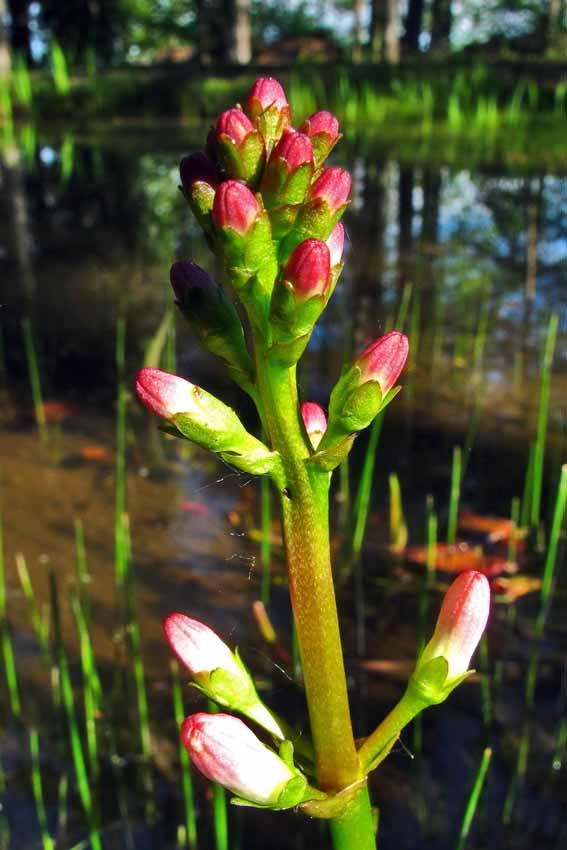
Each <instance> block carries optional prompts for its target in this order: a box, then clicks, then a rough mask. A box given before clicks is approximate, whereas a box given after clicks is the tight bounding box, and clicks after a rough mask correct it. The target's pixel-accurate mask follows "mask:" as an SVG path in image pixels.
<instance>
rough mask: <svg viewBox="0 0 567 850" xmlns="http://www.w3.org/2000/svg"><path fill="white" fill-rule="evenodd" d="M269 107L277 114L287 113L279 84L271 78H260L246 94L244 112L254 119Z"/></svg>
mask: <svg viewBox="0 0 567 850" xmlns="http://www.w3.org/2000/svg"><path fill="white" fill-rule="evenodd" d="M271 106H273V107H275V108H276V109H277V110H278V111H279V112H283V111H284V110H287V111H288V112H289V103H288V102H287V97H286V96H285V92H284V90H283V88H282V86H281V85H280V83H278V81H277V80H275V79H274V78H273V77H260V78H259V79H258V80H256V82H255V83H254V85H253V86H252V88H251V89H250V91H249V93H248V97H247V98H246V112H247V113H248V115H249V116H250V117H251V118H255V117H256V116H257V115H261V114H262V113H263V112H265V111H266V110H267V109H269V108H270V107H271Z"/></svg>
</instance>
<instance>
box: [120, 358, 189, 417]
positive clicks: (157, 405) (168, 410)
mask: <svg viewBox="0 0 567 850" xmlns="http://www.w3.org/2000/svg"><path fill="white" fill-rule="evenodd" d="M136 392H137V394H138V398H139V399H140V401H142V402H143V403H144V404H145V405H146V407H147V408H148V409H149V410H151V412H152V413H155V414H156V415H157V416H161V417H162V418H163V419H172V418H173V417H174V416H175V415H176V414H177V413H201V409H200V407H199V404H198V395H199V388H198V387H196V386H195V384H191V383H190V382H189V381H186V380H185V379H184V378H179V377H178V376H177V375H172V374H171V373H170V372H163V371H162V370H161V369H151V368H145V369H140V371H139V372H138V374H137V376H136Z"/></svg>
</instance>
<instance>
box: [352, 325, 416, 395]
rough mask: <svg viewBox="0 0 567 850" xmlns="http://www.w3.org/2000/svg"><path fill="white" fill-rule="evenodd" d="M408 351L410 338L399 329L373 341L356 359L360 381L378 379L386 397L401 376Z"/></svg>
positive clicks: (362, 382)
mask: <svg viewBox="0 0 567 850" xmlns="http://www.w3.org/2000/svg"><path fill="white" fill-rule="evenodd" d="M408 352H409V343H408V338H407V336H406V335H405V334H403V333H400V332H399V331H390V333H387V334H385V335H384V336H381V337H380V338H379V339H377V340H375V341H374V342H371V343H370V345H368V346H367V347H366V348H365V349H364V351H363V352H362V353H361V354H359V355H358V357H357V358H356V361H355V366H358V368H359V369H360V373H361V374H360V383H361V384H364V383H366V381H377V382H378V384H380V391H381V393H382V397H384V396H385V395H386V394H387V393H388V392H389V391H390V390H391V389H392V387H393V386H395V384H396V381H397V380H398V378H399V377H400V374H401V371H402V369H403V368H404V366H405V364H406V360H407V358H408Z"/></svg>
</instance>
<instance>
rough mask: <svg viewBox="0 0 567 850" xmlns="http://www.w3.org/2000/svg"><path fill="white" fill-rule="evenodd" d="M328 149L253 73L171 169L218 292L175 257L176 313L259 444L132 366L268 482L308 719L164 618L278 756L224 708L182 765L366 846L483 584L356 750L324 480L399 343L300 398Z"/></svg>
mask: <svg viewBox="0 0 567 850" xmlns="http://www.w3.org/2000/svg"><path fill="white" fill-rule="evenodd" d="M339 138H340V132H339V125H338V121H337V120H336V118H335V117H334V116H332V115H331V114H330V113H329V112H325V111H321V112H317V113H315V114H314V115H312V116H310V117H309V118H307V119H306V120H305V121H304V122H303V124H302V125H301V127H300V129H299V130H295V129H294V128H293V127H292V126H291V111H290V107H289V104H288V102H287V98H286V96H285V92H284V91H283V89H282V87H281V86H280V84H279V83H278V82H277V81H276V80H273V79H271V78H265V79H259V80H257V81H256V83H255V84H254V85H253V87H252V89H251V91H250V93H249V95H248V98H247V100H246V102H245V107H244V109H242V108H241V107H240V106H237V107H235V108H233V109H229V110H228V111H226V112H224V113H222V115H221V116H220V117H219V119H218V121H217V123H216V126H215V128H214V129H213V130H212V131H211V133H210V135H209V138H208V141H207V150H206V151H201V152H198V153H194V154H192V155H191V156H189V157H186V158H185V159H184V160H183V161H182V163H181V184H182V191H183V193H184V195H185V197H186V198H187V201H188V203H189V205H190V207H191V209H192V210H193V212H194V214H195V216H196V218H197V221H198V222H199V224H200V225H201V227H202V228H203V231H204V234H205V238H206V239H207V242H208V244H209V246H210V247H211V249H212V251H213V253H214V254H215V256H216V257H217V259H218V261H219V266H220V267H221V268H222V270H223V280H222V284H221V285H219V284H218V283H216V282H215V281H213V280H212V278H211V277H210V276H209V275H208V274H207V272H206V271H204V270H203V269H201V268H199V266H196V265H195V264H194V263H193V262H190V261H184V262H178V263H175V264H174V266H173V268H172V270H171V282H172V286H173V289H174V292H175V297H176V300H177V304H178V305H179V308H180V310H181V312H182V313H183V314H184V315H185V316H186V318H187V319H188V321H189V323H190V325H191V326H192V328H193V329H194V331H195V333H196V335H197V338H198V340H199V342H200V343H201V344H202V345H203V346H204V348H205V349H207V350H208V351H209V352H210V353H212V354H214V355H215V356H217V357H219V358H220V359H221V360H222V361H223V362H224V364H225V365H226V367H227V369H228V372H229V374H230V376H231V377H232V378H233V380H234V381H236V383H238V384H239V385H240V387H241V388H242V389H243V390H244V391H245V392H247V393H248V394H249V395H250V397H251V398H252V400H253V401H254V403H255V405H256V407H257V410H258V414H259V418H260V422H261V425H262V430H263V432H264V434H265V441H262V440H259V439H257V438H256V437H255V436H253V435H252V434H250V433H249V432H248V431H247V430H246V428H245V427H244V425H243V424H242V422H241V421H240V419H239V418H238V416H237V414H236V413H235V412H234V411H233V410H232V409H231V408H229V407H227V405H225V404H224V403H223V402H221V401H220V400H218V399H216V398H215V397H214V396H212V395H210V394H209V393H208V392H206V391H205V390H203V389H201V388H200V387H197V386H195V385H193V384H191V383H189V382H188V381H186V380H184V379H183V378H180V377H177V376H175V375H170V374H168V373H165V372H161V371H160V370H157V369H142V371H141V372H140V373H139V375H138V378H137V385H136V386H137V392H138V395H139V397H140V399H141V400H142V401H143V402H144V404H146V406H147V407H148V408H149V409H150V410H151V411H152V412H153V413H155V414H156V415H158V416H160V417H161V418H162V419H163V420H164V422H165V425H164V427H165V429H166V430H167V431H169V432H170V433H172V434H175V435H177V436H179V437H183V438H186V439H189V440H193V441H194V442H196V443H198V444H199V445H200V446H203V447H205V448H208V449H209V450H211V451H212V452H216V453H217V454H219V455H220V457H221V458H222V459H223V460H224V461H225V462H227V463H229V464H231V465H233V466H235V467H236V468H238V469H241V470H244V471H246V472H249V473H253V474H257V475H268V476H270V477H271V479H272V481H273V483H274V485H275V487H276V489H277V492H278V494H279V499H280V506H281V515H282V525H283V535H284V543H285V553H286V563H287V570H288V578H289V589H290V596H291V603H292V609H293V615H294V620H295V626H296V630H297V636H298V641H299V647H300V654H301V662H302V668H303V678H304V684H305V693H306V698H307V704H308V709H309V720H310V732H311V742H310V743H308V744H305V743H304V742H303V741H301V742H298V741H297V740H296V738H295V736H294V732H293V730H292V729H290V727H288V726H287V725H286V723H285V721H283V720H281V719H280V718H279V717H277V716H276V715H275V714H274V712H272V711H271V710H270V709H268V708H267V706H265V705H264V704H263V702H262V701H261V699H260V697H259V696H258V693H257V691H256V688H255V685H254V682H253V679H252V676H251V674H250V673H249V671H248V670H247V669H246V667H245V666H244V664H243V662H242V661H241V659H240V657H239V656H238V654H237V653H233V652H232V651H231V650H230V649H229V648H228V647H227V646H226V644H224V643H223V642H222V641H221V639H220V638H219V637H217V636H216V635H215V634H214V633H213V632H212V631H211V630H210V629H209V628H208V627H207V626H205V625H204V624H202V623H199V622H197V621H195V620H192V619H191V618H189V617H187V616H186V615H184V614H172V615H171V616H170V617H168V618H167V620H166V623H165V632H166V636H167V638H168V640H169V642H170V644H171V646H172V648H173V650H174V651H175V653H176V654H177V656H178V657H179V659H180V660H181V661H182V663H183V664H185V666H186V667H187V668H188V670H189V671H190V673H191V675H192V677H193V680H194V682H195V684H196V685H197V686H198V687H199V688H200V689H201V690H202V691H204V692H205V693H206V694H207V696H208V697H209V698H210V699H212V700H214V701H215V702H217V703H218V704H219V705H220V706H222V707H223V709H225V710H228V711H229V712H238V713H240V714H241V715H243V716H244V717H246V718H247V719H248V720H250V721H251V722H253V723H255V724H256V725H258V726H260V727H261V729H262V730H264V732H266V733H268V735H269V736H270V742H271V744H272V746H271V747H268V746H266V745H265V744H264V743H262V742H261V741H260V740H259V739H258V738H257V737H256V735H255V734H254V733H253V732H252V731H251V730H250V729H249V728H248V727H247V726H246V725H245V724H244V723H243V722H242V721H241V720H239V719H237V718H235V717H234V716H232V715H231V714H216V715H207V714H202V713H201V714H196V715H193V716H190V717H188V718H187V719H186V721H185V723H184V725H183V730H182V741H183V744H184V745H185V747H186V748H187V750H188V752H189V753H190V755H191V757H192V759H193V762H194V764H195V765H196V766H197V767H198V768H199V769H200V770H201V771H202V772H203V773H204V774H205V775H206V776H208V777H209V778H211V779H213V780H215V781H217V782H220V783H221V784H223V785H225V787H227V788H228V789H230V790H231V791H233V792H234V794H235V795H236V802H238V803H239V804H246V805H253V806H261V807H267V808H272V809H282V808H290V807H299V808H300V809H301V810H303V811H304V812H305V813H306V814H308V815H310V816H313V817H319V818H326V819H328V821H329V824H330V832H331V839H332V843H333V846H334V848H335V850H346V848H351V850H352V848H354V847H356V848H357V850H372V848H375V846H376V844H375V841H376V839H375V828H374V818H373V815H372V810H371V805H370V799H369V794H368V789H367V781H366V779H367V776H368V773H369V772H370V771H371V770H373V769H374V768H375V767H377V766H378V764H379V763H380V762H381V761H382V760H383V759H384V758H385V757H386V755H387V754H388V752H389V751H390V749H391V747H392V746H393V744H394V742H395V741H396V740H397V738H398V736H399V734H400V731H401V729H402V728H403V727H404V726H405V725H406V724H407V723H408V722H409V721H410V720H411V719H412V718H413V717H415V716H416V714H418V713H419V712H420V711H422V710H423V709H424V708H426V707H427V706H429V705H433V704H436V703H439V702H441V701H442V700H444V699H445V698H446V697H447V696H448V694H449V693H450V692H451V690H452V689H453V688H454V687H456V685H458V684H459V682H461V681H462V680H463V678H465V677H466V676H467V675H468V674H469V672H470V671H468V665H469V661H470V658H471V655H472V653H473V652H474V649H475V647H476V644H477V643H478V640H479V639H480V636H481V634H482V631H483V629H484V626H485V624H486V618H487V614H488V605H489V592H488V586H487V582H486V579H485V578H484V577H483V576H482V575H480V574H479V573H470V574H468V575H463V576H461V577H459V578H458V579H457V580H456V581H455V583H454V584H453V586H452V587H451V589H450V590H449V592H448V594H447V596H446V599H445V602H444V603H443V607H442V609H441V614H440V617H439V622H438V624H437V628H436V630H435V634H434V635H433V638H432V639H431V641H430V643H429V644H427V646H426V647H425V649H424V651H423V653H422V655H421V656H420V658H419V659H418V662H417V666H416V669H415V671H414V673H413V675H412V677H411V678H410V681H409V683H408V687H407V690H406V693H405V694H404V696H403V698H402V700H401V701H400V703H399V704H398V705H397V706H396V707H395V708H394V709H393V711H392V712H391V713H390V714H389V715H388V717H386V718H385V720H384V721H382V723H380V724H379V725H378V726H377V728H376V729H375V730H374V731H373V732H371V734H370V735H368V737H367V738H366V739H365V740H364V741H363V742H362V743H361V744H360V745H359V746H357V744H356V743H355V740H354V736H353V731H352V724H351V719H350V710H349V701H348V693H347V684H346V677H345V670H344V663H343V654H342V649H341V638H340V631H339V621H338V616H337V608H336V602H335V592H334V586H333V576H332V570H331V557H330V546H329V520H328V514H329V503H328V494H329V487H330V482H331V476H332V473H333V470H334V469H335V467H337V466H338V465H339V464H340V463H341V461H342V460H344V458H345V457H346V456H347V455H348V453H349V451H350V450H351V448H352V445H353V442H354V440H355V438H356V436H357V434H358V433H359V432H360V431H362V430H363V429H364V428H366V427H368V425H370V423H371V422H372V421H373V419H374V418H375V417H376V416H377V414H378V413H379V412H380V411H382V410H383V409H384V408H385V406H386V405H387V404H389V403H390V402H391V401H392V399H393V398H394V397H395V395H396V394H397V392H398V391H399V389H400V387H399V386H397V381H398V378H399V376H400V374H401V373H402V370H403V368H404V365H405V362H406V359H407V356H408V341H407V338H406V337H405V336H404V334H402V333H399V332H398V331H392V332H390V333H388V334H386V335H385V336H383V337H381V338H379V339H376V340H374V341H372V342H371V343H370V344H369V345H368V346H367V347H366V348H365V349H364V350H363V351H362V353H361V354H360V355H359V356H358V357H357V358H356V359H355V360H354V362H353V363H352V364H351V365H350V366H348V367H346V368H345V369H344V370H343V374H342V375H341V376H340V378H339V379H338V381H337V383H336V385H335V387H334V389H333V391H332V393H331V395H330V399H329V405H328V414H327V415H326V414H325V411H324V410H323V408H321V407H320V406H319V405H318V404H315V403H313V402H309V401H304V402H303V403H301V402H300V400H299V397H298V389H297V381H296V366H297V362H298V360H299V359H300V357H301V355H302V354H303V352H304V350H305V348H306V346H307V344H308V342H309V339H310V337H311V334H312V332H313V328H314V326H315V323H316V322H317V320H318V319H319V317H320V315H321V313H322V312H323V311H324V310H325V308H326V306H327V303H328V301H329V299H330V297H331V295H332V294H333V291H334V288H335V286H336V285H337V281H338V279H339V276H340V273H341V271H342V267H343V247H344V229H343V225H342V223H341V222H340V219H341V217H342V215H343V213H344V212H345V210H346V209H347V208H348V204H349V200H348V196H349V192H350V185H351V179H350V175H349V173H348V172H347V171H345V170H344V169H342V168H339V167H337V166H331V167H328V168H326V167H325V161H326V158H327V156H328V155H329V153H330V152H331V150H332V149H333V147H334V145H335V144H336V143H337V141H338V140H339ZM235 301H237V302H238V309H237V307H235V303H234V302H235ZM294 743H295V744H296V747H295V752H294ZM276 750H277V751H276Z"/></svg>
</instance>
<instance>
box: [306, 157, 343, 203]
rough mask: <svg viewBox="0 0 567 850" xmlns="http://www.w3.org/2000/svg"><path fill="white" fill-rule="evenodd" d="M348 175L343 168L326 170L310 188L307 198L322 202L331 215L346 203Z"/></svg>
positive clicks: (335, 167)
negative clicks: (329, 209) (330, 211)
mask: <svg viewBox="0 0 567 850" xmlns="http://www.w3.org/2000/svg"><path fill="white" fill-rule="evenodd" d="M350 182H351V181H350V174H349V173H348V171H345V170H344V168H339V167H338V166H337V165H333V166H332V168H326V169H325V171H323V173H322V174H321V176H320V177H319V178H318V180H316V181H315V183H314V184H313V186H312V187H311V191H310V193H309V198H310V200H312V201H317V200H321V201H324V202H325V203H326V204H328V206H329V207H330V208H331V210H332V212H333V213H336V212H337V211H338V210H340V209H341V207H343V206H344V205H345V204H346V202H347V201H348V193H349V192H350Z"/></svg>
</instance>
